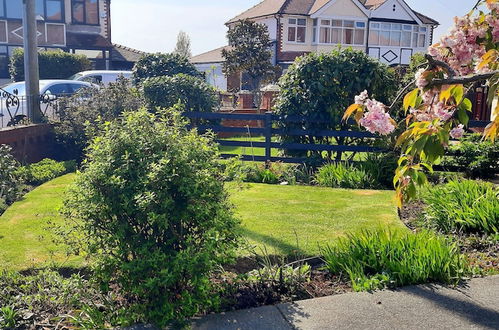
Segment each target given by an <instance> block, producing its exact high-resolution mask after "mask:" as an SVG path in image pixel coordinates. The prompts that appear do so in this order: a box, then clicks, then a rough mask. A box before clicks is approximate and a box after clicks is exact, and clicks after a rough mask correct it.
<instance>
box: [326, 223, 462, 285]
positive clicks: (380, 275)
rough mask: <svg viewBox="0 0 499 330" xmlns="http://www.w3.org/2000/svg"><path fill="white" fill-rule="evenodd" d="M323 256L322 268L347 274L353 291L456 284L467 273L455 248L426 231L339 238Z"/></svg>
mask: <svg viewBox="0 0 499 330" xmlns="http://www.w3.org/2000/svg"><path fill="white" fill-rule="evenodd" d="M323 253H324V260H325V261H326V268H327V269H328V270H329V271H330V272H332V273H334V274H338V273H342V272H343V273H346V274H348V276H349V277H350V280H351V281H352V285H353V288H354V290H356V291H369V290H376V289H382V288H384V287H396V286H404V285H410V284H420V283H427V282H431V281H437V282H443V283H452V284H457V283H458V282H459V280H460V279H462V278H463V277H464V276H466V275H468V274H469V273H470V268H469V266H468V263H467V261H466V259H465V257H464V256H462V255H461V254H460V251H459V248H458V247H457V245H456V244H454V243H450V242H448V241H447V240H446V239H445V238H444V237H440V236H437V235H435V234H433V233H431V232H426V231H423V232H419V233H416V234H412V233H408V232H405V233H401V232H391V231H375V232H372V231H365V232H362V233H361V234H358V235H349V236H348V237H347V238H341V239H340V240H339V241H338V243H337V244H335V245H332V246H328V247H327V248H326V249H324V251H323Z"/></svg>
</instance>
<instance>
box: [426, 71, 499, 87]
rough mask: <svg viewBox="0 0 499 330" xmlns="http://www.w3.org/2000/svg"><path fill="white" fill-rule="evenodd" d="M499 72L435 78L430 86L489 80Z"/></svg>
mask: <svg viewBox="0 0 499 330" xmlns="http://www.w3.org/2000/svg"><path fill="white" fill-rule="evenodd" d="M496 74H499V71H492V72H488V73H480V74H475V75H470V76H464V77H457V78H447V79H435V80H433V81H431V82H430V84H429V85H428V86H429V87H433V86H443V85H459V84H468V83H471V82H475V81H481V80H487V79H490V78H492V77H493V76H495V75H496Z"/></svg>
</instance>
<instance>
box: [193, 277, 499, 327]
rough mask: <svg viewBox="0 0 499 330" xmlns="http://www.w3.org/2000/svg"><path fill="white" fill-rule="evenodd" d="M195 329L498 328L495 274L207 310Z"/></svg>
mask: <svg viewBox="0 0 499 330" xmlns="http://www.w3.org/2000/svg"><path fill="white" fill-rule="evenodd" d="M193 328H194V329H241V330H244V329H307V330H308V329H311V330H312V329H349V330H350V329H352V330H355V329H437V330H438V329H453V330H454V329H458V330H460V329H499V276H492V277H487V278H483V279H473V280H471V281H469V282H468V283H467V284H466V285H464V286H461V287H458V288H450V287H443V286H439V285H419V286H410V287H405V288H401V289H398V290H393V291H390V290H385V291H379V292H374V293H347V294H343V295H336V296H330V297H323V298H317V299H311V300H303V301H298V302H295V303H289V304H281V305H278V306H271V307H269V306H268V307H261V308H256V309H250V310H245V311H236V312H230V313H225V314H218V315H209V316H207V317H204V318H201V319H199V320H197V321H196V322H195V323H194V325H193Z"/></svg>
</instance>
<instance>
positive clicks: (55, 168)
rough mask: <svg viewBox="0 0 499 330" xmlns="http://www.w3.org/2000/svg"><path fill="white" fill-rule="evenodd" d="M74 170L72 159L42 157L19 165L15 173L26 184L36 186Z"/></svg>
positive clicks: (74, 165)
mask: <svg viewBox="0 0 499 330" xmlns="http://www.w3.org/2000/svg"><path fill="white" fill-rule="evenodd" d="M75 170H76V164H75V162H74V161H65V162H58V161H55V160H53V159H44V160H42V161H41V162H38V163H34V164H30V165H26V166H22V167H20V168H19V169H18V170H17V174H18V175H19V176H20V177H22V178H23V179H24V181H25V182H26V183H27V184H30V185H34V186H38V185H41V184H43V183H45V182H48V181H50V180H53V179H55V178H57V177H59V176H61V175H64V174H66V173H70V172H74V171H75Z"/></svg>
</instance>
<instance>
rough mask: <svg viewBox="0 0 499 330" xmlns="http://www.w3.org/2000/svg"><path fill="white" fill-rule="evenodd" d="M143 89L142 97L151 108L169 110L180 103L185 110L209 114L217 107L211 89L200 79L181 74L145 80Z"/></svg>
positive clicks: (214, 93) (213, 91)
mask: <svg viewBox="0 0 499 330" xmlns="http://www.w3.org/2000/svg"><path fill="white" fill-rule="evenodd" d="M143 89H144V97H145V99H146V101H147V102H148V103H149V104H150V105H151V106H152V107H163V108H170V107H173V106H174V105H175V104H177V103H178V102H179V101H180V102H181V103H182V104H183V105H184V106H185V110H188V111H201V112H211V111H213V110H214V109H215V108H216V107H217V106H218V97H217V94H216V91H215V89H214V88H213V87H211V86H210V85H208V84H207V83H206V82H205V81H204V80H203V79H201V78H198V77H193V76H189V75H187V74H183V73H180V74H177V75H174V76H171V77H170V76H163V77H154V78H150V79H147V80H145V81H144V83H143Z"/></svg>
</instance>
